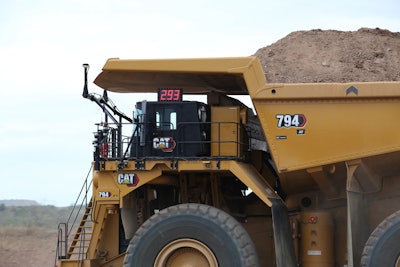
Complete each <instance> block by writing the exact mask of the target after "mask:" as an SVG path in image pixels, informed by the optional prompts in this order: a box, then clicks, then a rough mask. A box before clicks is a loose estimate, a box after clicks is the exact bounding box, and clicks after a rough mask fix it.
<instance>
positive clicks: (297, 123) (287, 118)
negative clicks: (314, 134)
mask: <svg viewBox="0 0 400 267" xmlns="http://www.w3.org/2000/svg"><path fill="white" fill-rule="evenodd" d="M275 117H276V118H277V120H278V125H277V126H278V128H282V127H285V128H290V127H296V128H300V127H304V125H305V124H306V122H307V119H306V116H304V114H294V115H291V114H276V116H275Z"/></svg>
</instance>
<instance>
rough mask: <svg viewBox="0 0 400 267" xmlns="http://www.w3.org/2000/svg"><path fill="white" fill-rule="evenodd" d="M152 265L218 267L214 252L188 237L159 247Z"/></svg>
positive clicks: (164, 266) (165, 266)
mask: <svg viewBox="0 0 400 267" xmlns="http://www.w3.org/2000/svg"><path fill="white" fill-rule="evenodd" d="M154 266H157V267H159V266H162V267H180V266H185V267H186V266H187V267H196V266H204V267H218V262H217V259H216V258H215V255H214V253H213V252H212V251H211V250H210V249H209V248H208V247H207V246H206V245H204V244H203V243H201V242H199V241H197V240H194V239H189V238H183V239H178V240H175V241H173V242H171V243H169V244H167V245H166V246H165V247H163V248H162V249H161V251H160V252H159V253H158V255H157V258H156V260H155V262H154Z"/></svg>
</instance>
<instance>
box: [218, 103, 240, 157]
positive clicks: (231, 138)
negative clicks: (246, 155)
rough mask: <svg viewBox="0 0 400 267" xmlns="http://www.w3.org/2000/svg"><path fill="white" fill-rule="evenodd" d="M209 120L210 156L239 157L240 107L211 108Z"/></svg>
mask: <svg viewBox="0 0 400 267" xmlns="http://www.w3.org/2000/svg"><path fill="white" fill-rule="evenodd" d="M211 120H212V121H213V124H212V125H211V140H213V143H211V156H231V157H240V150H239V148H240V146H239V143H240V125H239V123H240V107H237V106H236V107H212V108H211Z"/></svg>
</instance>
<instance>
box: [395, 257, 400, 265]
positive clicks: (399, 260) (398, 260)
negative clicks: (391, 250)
mask: <svg viewBox="0 0 400 267" xmlns="http://www.w3.org/2000/svg"><path fill="white" fill-rule="evenodd" d="M394 267H400V256H399V257H397V261H396V264H395V265H394Z"/></svg>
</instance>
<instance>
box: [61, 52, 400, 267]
mask: <svg viewBox="0 0 400 267" xmlns="http://www.w3.org/2000/svg"><path fill="white" fill-rule="evenodd" d="M84 67H85V72H84V73H85V86H84V92H83V96H84V97H85V98H87V99H89V100H91V101H93V102H95V103H96V104H97V105H98V106H99V107H100V108H101V110H102V112H104V114H105V116H104V119H103V121H101V122H100V123H98V124H97V130H96V132H95V141H94V142H93V144H94V160H93V163H92V179H89V180H91V182H90V181H86V182H85V184H84V186H83V187H82V188H83V196H84V198H83V199H84V200H85V201H84V203H85V205H84V207H83V209H82V211H81V212H78V214H79V215H80V216H82V217H83V218H82V219H79V221H78V224H77V225H76V226H74V225H73V224H72V223H71V222H67V223H63V224H60V228H59V240H58V245H57V255H56V261H55V264H56V265H57V266H58V267H69V266H71V267H72V266H83V267H86V266H90V267H95V266H96V267H97V266H101V267H111V266H113V267H118V266H124V267H147V266H174V267H176V266H209V267H211V266H212V267H215V266H220V267H232V266H267V267H269V266H278V267H294V266H303V267H317V266H318V267H323V266H327V267H333V266H338V267H339V266H340V267H342V266H360V265H361V266H375V267H378V266H379V267H381V266H384V267H395V266H400V245H399V241H400V212H399V209H400V153H399V151H400V133H398V132H397V129H398V128H397V122H398V121H399V120H400V83H398V82H374V83H359V82H352V83H315V84H311V83H307V84H269V83H267V82H266V79H265V75H264V73H263V70H262V68H261V66H260V63H259V61H258V59H257V58H255V57H244V58H216V59H215V58H214V59H211V58H208V59H171V60H167V59H164V60H121V59H109V60H108V61H107V62H106V64H105V65H104V68H103V71H102V72H101V73H100V74H99V75H98V77H97V78H96V79H95V81H94V83H95V84H97V85H98V86H100V87H102V88H104V94H103V95H95V94H90V93H89V91H88V88H87V69H88V66H87V65H84ZM107 91H111V92H118V93H126V97H127V98H128V97H132V99H133V98H134V97H135V93H157V101H147V100H143V101H139V102H137V103H132V110H133V116H127V115H125V114H124V113H122V112H120V111H119V110H118V109H117V108H116V106H115V105H114V104H113V103H112V102H111V101H110V100H109V98H108V94H107ZM190 95H194V96H195V97H192V99H195V101H189V100H184V99H183V97H186V96H190ZM199 95H203V96H204V98H203V99H204V100H203V101H201V99H202V97H200V96H199ZM246 95H247V96H250V98H251V100H252V103H253V105H254V110H253V109H252V108H251V107H248V106H246V105H245V104H244V103H243V102H244V100H243V97H242V96H246ZM129 112H132V111H129ZM90 186H91V187H90ZM90 192H91V193H92V194H91V197H88V196H87V193H90ZM77 203H78V201H77ZM78 204H79V203H78ZM72 218H74V216H72ZM70 221H73V220H70Z"/></svg>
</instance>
